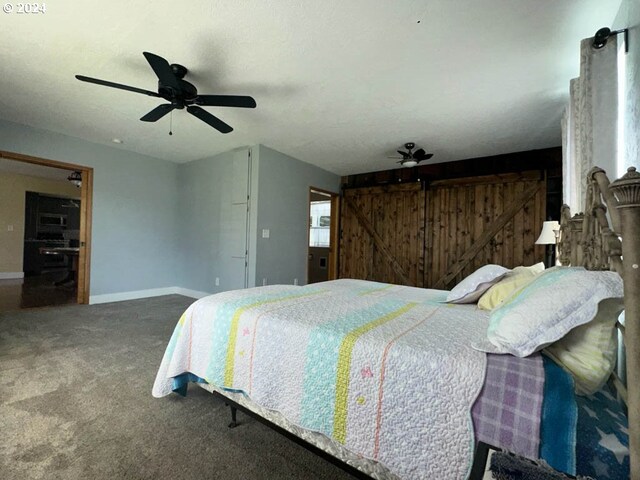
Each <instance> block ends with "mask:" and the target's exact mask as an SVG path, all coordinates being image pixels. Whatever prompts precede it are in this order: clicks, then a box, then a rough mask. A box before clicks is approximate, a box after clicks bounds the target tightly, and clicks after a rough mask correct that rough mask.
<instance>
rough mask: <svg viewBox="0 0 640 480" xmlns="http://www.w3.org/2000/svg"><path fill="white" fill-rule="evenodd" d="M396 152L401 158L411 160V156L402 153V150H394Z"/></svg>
mask: <svg viewBox="0 0 640 480" xmlns="http://www.w3.org/2000/svg"><path fill="white" fill-rule="evenodd" d="M396 152H398V153H399V154H400V155H402V158H411V155H410V154H409V153H407V152H403V151H402V150H396Z"/></svg>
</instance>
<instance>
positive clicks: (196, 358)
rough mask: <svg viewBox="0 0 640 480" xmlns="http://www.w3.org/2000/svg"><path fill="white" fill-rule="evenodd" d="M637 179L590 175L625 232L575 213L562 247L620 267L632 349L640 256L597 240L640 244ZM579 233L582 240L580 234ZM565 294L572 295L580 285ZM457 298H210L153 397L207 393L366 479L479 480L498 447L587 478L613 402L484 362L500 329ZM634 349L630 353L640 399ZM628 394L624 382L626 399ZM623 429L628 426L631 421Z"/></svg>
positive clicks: (244, 294)
mask: <svg viewBox="0 0 640 480" xmlns="http://www.w3.org/2000/svg"><path fill="white" fill-rule="evenodd" d="M603 177H604V178H603ZM637 177H638V175H637V174H635V171H633V172H631V171H630V172H629V174H628V175H627V177H626V178H624V179H622V180H619V181H618V182H616V184H615V185H612V186H611V188H609V185H608V181H606V177H605V176H604V173H603V172H601V171H593V172H591V174H590V180H589V185H590V189H589V192H590V193H589V195H590V197H589V198H588V201H589V203H588V205H595V204H598V205H599V204H600V201H599V200H600V198H601V195H600V192H602V193H603V196H604V198H605V201H607V202H608V204H609V205H611V206H614V207H619V208H620V216H619V217H618V215H617V214H612V217H613V218H612V219H613V221H614V226H615V225H616V222H617V221H618V220H619V221H620V222H621V225H622V228H615V229H613V230H611V231H607V228H608V227H607V226H606V225H604V224H602V223H601V222H602V221H603V217H604V216H603V215H601V213H602V210H600V209H598V208H594V209H593V213H589V214H588V215H586V216H584V219H581V220H580V221H578V219H575V218H574V219H570V217H569V215H568V212H567V211H566V210H565V211H564V212H563V219H564V220H563V227H562V232H561V234H562V242H563V245H565V247H564V248H563V250H562V258H563V259H565V260H566V259H567V258H568V259H569V260H570V261H571V263H572V265H581V264H585V265H587V266H589V267H590V268H591V269H593V270H601V269H602V268H603V266H605V264H607V263H608V255H609V254H611V255H612V258H613V260H612V265H613V267H614V268H619V271H620V273H621V274H623V277H624V280H625V286H624V288H625V309H626V335H627V338H629V337H630V336H631V338H635V339H636V340H640V336H638V332H637V327H638V326H637V323H638V305H635V303H637V301H636V300H638V297H639V294H638V289H640V282H639V281H638V271H637V262H638V259H637V250H638V245H635V246H634V245H633V243H634V242H625V244H624V246H623V248H624V249H626V250H624V253H625V255H624V258H625V262H624V265H623V263H622V262H621V261H620V252H619V250H615V245H614V243H615V242H613V241H609V242H604V241H602V240H597V239H598V238H599V239H607V240H612V238H613V237H615V239H617V238H618V237H617V235H614V234H612V233H611V232H613V231H615V232H621V231H622V232H623V234H624V235H625V238H627V236H628V235H629V232H631V233H630V237H629V238H632V239H634V240H635V243H636V244H637V243H640V232H639V231H638V229H639V228H640V219H639V218H638V217H639V216H640V215H639V214H638V212H639V211H640V205H639V204H640V202H639V201H638V189H640V186H638V185H640V180H638V178H637ZM633 189H635V190H633ZM614 192H615V193H616V197H617V198H616V197H613V195H614ZM629 192H631V193H629ZM633 192H636V193H635V195H636V197H633ZM625 195H626V196H625ZM596 200H597V201H596ZM634 202H635V203H634ZM627 204H628V205H635V207H636V208H631V207H629V208H625V207H626V206H627ZM604 219H606V217H604ZM578 223H580V225H584V226H583V228H582V232H578V229H577V228H573V227H572V225H573V226H577V225H578ZM634 228H635V229H636V230H634ZM634 232H635V233H636V234H637V235H635V237H634ZM587 234H591V237H589V238H587V237H588V235H587ZM583 236H584V238H582V237H583ZM579 237H580V238H579ZM612 246H613V247H614V248H613V249H612V248H610V247H612ZM627 250H630V252H628V251H627ZM603 251H604V253H602V252H603ZM603 255H604V256H603ZM634 255H635V257H634ZM628 263H629V265H628V266H627V265H626V264H628ZM633 265H635V267H634V266H633ZM569 270H571V272H570V273H571V274H572V275H573V274H577V273H576V272H575V271H574V270H575V269H569ZM567 271H568V270H563V271H560V272H559V273H557V272H556V273H553V272H552V273H551V274H545V275H546V277H545V278H551V277H552V276H559V277H561V276H563V275H565V274H566V273H567ZM580 274H581V273H580ZM585 275H586V273H585ZM615 276H616V278H618V280H619V277H617V275H615ZM559 281H560V280H559ZM563 281H565V282H569V283H567V288H571V280H570V277H569V276H567V278H565V279H564V280H563ZM534 283H535V282H534ZM537 283H538V284H541V283H543V282H541V281H537ZM547 283H549V282H547ZM620 283H621V282H620ZM553 285H555V284H553ZM456 288H458V287H456ZM527 288H529V287H526V288H525V289H524V290H526V289H527ZM632 289H636V290H632ZM454 290H455V289H454ZM531 290H532V291H533V290H535V289H533V288H531ZM620 292H621V289H620ZM450 293H451V292H445V291H439V290H428V289H418V288H411V287H402V286H395V285H386V284H379V283H375V282H367V281H362V280H349V279H343V280H337V281H332V282H325V283H322V284H314V285H309V286H304V287H297V286H285V285H277V286H269V287H258V288H254V289H248V290H244V291H230V292H223V293H220V294H216V295H213V296H210V297H205V298H204V299H200V300H198V301H197V302H195V303H194V304H193V305H191V306H190V307H189V309H188V310H187V311H186V312H185V313H184V314H183V315H182V317H181V318H180V320H179V322H178V325H177V326H176V329H175V331H174V334H173V336H172V338H171V340H170V342H169V345H168V347H167V350H166V352H165V355H164V358H163V361H162V363H161V366H160V369H159V371H158V375H157V377H156V382H155V384H154V388H153V395H154V396H156V397H161V396H164V395H167V394H169V393H171V392H177V393H181V394H185V393H186V389H187V386H188V384H190V383H195V384H198V385H200V386H201V387H203V388H205V389H207V390H209V391H210V392H212V393H214V394H216V395H218V396H221V397H223V398H224V399H225V401H227V402H228V403H229V404H230V406H231V407H232V409H231V411H232V418H233V420H232V424H231V425H230V426H235V425H236V419H235V415H236V409H238V408H239V409H241V410H244V411H246V412H249V413H251V414H253V415H256V416H258V417H259V418H260V419H262V420H264V421H265V422H268V423H269V424H270V425H272V426H274V428H276V429H279V431H281V432H286V433H287V434H288V435H290V436H293V437H294V438H296V439H298V440H299V441H300V442H304V443H305V444H306V445H307V446H308V447H309V448H311V449H312V450H314V451H316V452H323V455H325V456H327V458H329V459H330V460H332V461H334V462H339V463H340V465H341V466H343V467H344V468H345V469H346V470H348V471H350V472H351V473H353V474H355V475H356V476H359V477H361V478H378V479H387V478H439V479H447V478H451V479H459V478H481V475H482V472H483V471H484V462H485V461H486V453H487V449H488V448H489V447H494V448H504V449H506V450H509V451H514V452H516V453H519V454H521V455H524V456H525V457H529V458H542V459H544V460H546V461H547V462H548V463H549V464H551V465H552V466H554V467H555V468H558V469H559V470H562V471H566V472H568V473H576V464H577V463H579V460H580V458H579V457H580V455H579V454H577V453H576V452H578V453H579V452H580V451H579V449H577V447H576V442H575V438H576V435H577V434H578V430H579V428H580V425H581V421H580V417H579V414H580V412H581V411H583V412H587V416H590V414H588V412H594V414H595V415H597V413H596V412H595V411H594V410H593V409H591V407H593V406H595V404H596V402H595V400H598V399H599V400H602V401H604V399H608V396H610V397H611V398H615V397H614V395H615V392H611V393H609V391H608V390H607V391H605V390H602V391H603V392H605V393H607V395H608V396H607V395H605V397H604V399H603V398H599V397H597V395H596V396H594V395H592V396H591V399H590V400H589V403H587V404H585V405H583V406H582V407H581V408H580V407H579V406H578V403H577V402H576V400H575V395H574V394H573V389H574V384H573V382H572V380H571V376H570V375H569V374H568V373H567V372H565V371H564V370H563V369H562V368H560V367H558V365H556V364H555V363H554V362H553V361H551V360H549V359H548V358H547V356H542V355H540V353H537V351H536V350H535V348H534V349H533V350H532V351H530V352H529V351H526V352H524V353H525V354H522V355H520V356H514V355H508V354H507V355H505V353H506V351H496V352H494V353H486V352H487V351H488V352H491V351H492V348H495V345H494V346H493V347H491V345H489V347H491V348H486V345H485V346H483V342H478V339H483V338H484V337H485V336H486V335H487V332H490V331H492V328H494V323H495V318H494V317H496V315H494V314H492V313H491V312H487V311H485V310H481V309H479V308H478V307H477V306H476V305H475V304H474V303H471V304H458V303H447V299H448V298H449V297H450ZM534 294H535V295H538V296H539V295H541V293H540V291H538V292H534ZM612 295H613V294H610V293H609V294H603V297H602V298H607V296H612ZM620 295H621V293H620ZM614 296H615V295H614ZM634 299H635V300H634ZM512 303H513V304H514V305H515V304H516V303H517V302H512ZM596 305H599V301H598V302H596ZM509 308H511V307H509ZM540 308H541V309H544V306H541V307H540ZM598 308H599V307H598ZM498 310H500V309H498ZM599 311H600V310H599ZM592 313H593V312H592ZM555 328H556V327H555V326H553V328H549V329H547V330H549V331H552V330H554V329H555ZM543 336H544V332H543ZM485 343H486V342H485ZM637 344H638V342H636V344H635V345H637ZM635 345H634V346H632V347H631V348H628V349H627V377H628V379H629V384H631V385H633V384H634V383H633V382H634V379H635V378H636V375H637V371H638V370H637V367H638V365H637V360H638V355H639V354H638V352H637V351H636V350H635V349H636V348H637V347H636V346H635ZM520 353H522V352H520ZM622 383H623V382H622V380H620V379H618V378H616V380H615V386H616V387H618V388H620V391H621V392H624V390H623V389H622ZM551 387H553V389H552V388H551ZM551 390H552V391H551ZM598 395H600V392H599V393H598ZM622 395H624V396H625V397H626V393H623V394H622ZM551 398H552V399H553V401H549V399H551ZM601 403H602V402H601ZM616 403H617V402H616ZM628 403H629V416H630V422H629V425H630V427H629V436H630V439H631V442H630V443H631V471H632V472H633V473H632V478H638V477H637V476H636V475H637V473H636V472H635V470H634V469H637V458H638V457H637V456H635V450H634V449H637V435H638V433H637V432H636V424H634V423H633V422H634V420H635V421H637V415H638V412H637V407H638V399H637V392H636V391H635V390H634V389H630V390H629V396H628ZM613 405H614V404H613V403H612V404H607V407H608V408H609V409H611V408H613ZM590 406H591V407H590ZM585 407H586V410H585ZM603 408H606V407H603ZM621 411H622V410H621ZM567 412H573V414H572V415H567ZM614 413H615V414H616V415H620V418H619V420H620V422H623V417H624V415H623V414H622V413H617V412H614ZM582 418H583V420H584V419H585V414H584V413H583V415H582ZM620 422H618V424H616V425H619V424H620ZM582 424H583V426H584V422H582ZM612 425H613V423H612ZM585 428H586V427H585ZM612 428H617V427H616V426H615V425H614V426H613V427H612ZM621 428H625V429H626V427H624V426H623V427H621ZM618 430H620V429H618ZM586 431H587V430H584V429H583V430H581V432H586ZM590 431H593V429H592V430H590ZM617 433H619V432H616V434H617ZM616 438H617V437H616ZM582 453H583V456H584V455H587V456H588V455H589V454H590V453H584V452H582ZM616 460H617V458H616ZM626 461H627V462H629V460H628V459H627V460H626ZM627 468H629V467H628V463H627ZM578 473H579V472H578Z"/></svg>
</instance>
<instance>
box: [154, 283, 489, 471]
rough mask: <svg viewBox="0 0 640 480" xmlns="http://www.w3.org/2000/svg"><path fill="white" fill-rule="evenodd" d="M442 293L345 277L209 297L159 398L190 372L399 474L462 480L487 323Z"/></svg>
mask: <svg viewBox="0 0 640 480" xmlns="http://www.w3.org/2000/svg"><path fill="white" fill-rule="evenodd" d="M445 296H446V292H442V291H436V290H426V289H417V288H409V287H400V286H391V285H386V284H380V283H374V282H366V281H361V280H336V281H332V282H324V283H321V284H314V285H309V286H305V287H296V286H285V285H279V286H270V287H259V288H253V289H248V290H241V291H230V292H224V293H220V294H216V295H212V296H209V297H206V298H203V299H200V300H198V301H197V302H195V303H194V304H193V305H191V306H190V307H189V308H188V309H187V311H186V312H185V313H184V314H183V316H182V317H181V319H180V321H179V322H178V325H177V326H176V329H175V331H174V333H173V336H172V338H171V340H170V342H169V345H168V347H167V350H166V352H165V355H164V358H163V360H162V364H161V366H160V369H159V371H158V375H157V377H156V381H155V384H154V387H153V395H154V396H156V397H161V396H164V395H167V394H169V393H171V392H172V389H173V377H176V376H178V375H181V374H183V373H186V372H190V373H192V374H194V375H197V376H198V377H201V378H203V379H204V380H206V381H207V382H208V383H210V384H213V385H216V386H218V387H222V388H225V389H232V390H236V391H242V392H244V393H245V394H246V395H248V396H249V397H250V398H251V399H252V400H253V401H254V402H256V403H257V404H258V405H261V406H263V407H265V408H268V409H272V410H276V411H278V412H280V413H282V414H283V415H284V416H285V417H286V418H287V419H288V420H289V421H291V422H292V423H294V424H296V425H299V426H300V427H303V428H306V429H309V430H312V431H317V432H320V433H323V434H325V435H327V436H328V437H331V438H333V439H334V440H336V441H338V442H340V443H342V444H343V445H344V446H345V447H346V448H348V449H349V450H351V451H353V452H355V453H357V454H359V455H362V456H363V457H366V458H369V459H372V460H376V461H379V462H381V463H383V464H384V465H386V466H387V467H388V468H389V470H391V471H392V472H393V473H395V474H397V475H398V476H399V477H401V478H406V479H418V478H424V479H439V480H447V479H452V480H453V479H455V480H460V479H465V478H466V477H467V476H468V473H469V471H470V468H471V463H472V458H473V448H474V435H473V425H472V421H471V407H472V405H473V403H474V401H475V399H476V397H477V396H478V394H479V392H480V390H481V388H482V384H483V382H484V374H485V367H486V356H485V354H484V353H482V352H479V351H476V350H474V349H473V348H471V342H472V341H473V340H476V339H477V338H480V337H482V336H484V334H485V332H486V329H487V325H488V315H487V314H486V313H485V312H483V311H481V310H478V309H477V308H476V306H475V305H448V304H443V303H441V300H442V299H443V298H444V297H445Z"/></svg>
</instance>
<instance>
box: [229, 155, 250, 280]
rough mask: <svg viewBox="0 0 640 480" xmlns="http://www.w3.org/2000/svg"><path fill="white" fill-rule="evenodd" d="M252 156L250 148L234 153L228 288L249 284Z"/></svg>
mask: <svg viewBox="0 0 640 480" xmlns="http://www.w3.org/2000/svg"><path fill="white" fill-rule="evenodd" d="M250 169H251V158H250V152H249V150H245V149H243V150H238V151H237V152H235V153H234V155H233V168H232V175H231V184H232V186H233V188H232V194H231V199H230V201H231V208H230V210H229V218H228V223H227V227H228V228H227V235H228V238H227V242H225V243H226V245H228V252H227V255H228V257H229V262H230V267H231V268H230V269H229V275H230V276H229V279H228V282H229V289H238V288H247V287H248V263H249V244H248V241H249V235H248V233H249V197H250V194H251V192H250V181H251V177H250Z"/></svg>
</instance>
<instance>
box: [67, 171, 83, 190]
mask: <svg viewBox="0 0 640 480" xmlns="http://www.w3.org/2000/svg"><path fill="white" fill-rule="evenodd" d="M67 180H69V181H70V182H71V183H73V184H74V185H75V186H76V187H78V188H80V187H82V174H81V173H80V172H78V171H76V172H73V173H72V174H71V175H69V176H68V177H67Z"/></svg>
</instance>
